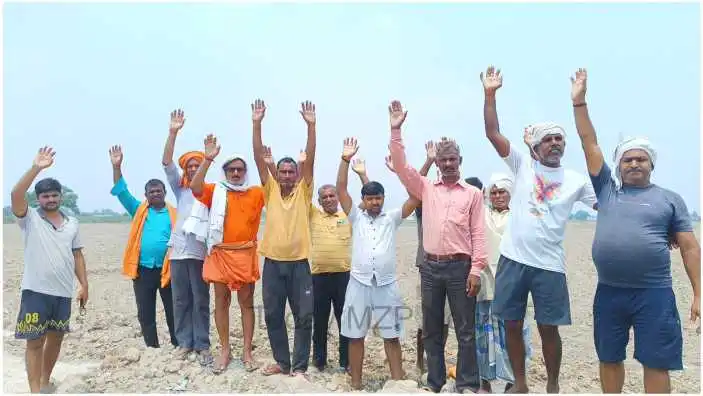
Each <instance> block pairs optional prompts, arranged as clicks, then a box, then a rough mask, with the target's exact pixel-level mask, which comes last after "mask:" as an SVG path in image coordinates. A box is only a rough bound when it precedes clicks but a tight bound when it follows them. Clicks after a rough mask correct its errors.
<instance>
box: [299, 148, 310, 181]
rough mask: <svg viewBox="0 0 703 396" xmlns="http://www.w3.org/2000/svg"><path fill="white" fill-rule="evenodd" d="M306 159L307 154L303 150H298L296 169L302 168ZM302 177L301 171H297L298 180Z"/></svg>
mask: <svg viewBox="0 0 703 396" xmlns="http://www.w3.org/2000/svg"><path fill="white" fill-rule="evenodd" d="M307 160H308V154H307V153H306V152H305V150H300V154H299V155H298V169H303V166H305V161H307ZM302 178H303V174H302V172H298V181H300V179H302Z"/></svg>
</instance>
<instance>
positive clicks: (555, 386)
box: [547, 382, 559, 393]
mask: <svg viewBox="0 0 703 396" xmlns="http://www.w3.org/2000/svg"><path fill="white" fill-rule="evenodd" d="M547 393H559V382H554V383H550V382H547Z"/></svg>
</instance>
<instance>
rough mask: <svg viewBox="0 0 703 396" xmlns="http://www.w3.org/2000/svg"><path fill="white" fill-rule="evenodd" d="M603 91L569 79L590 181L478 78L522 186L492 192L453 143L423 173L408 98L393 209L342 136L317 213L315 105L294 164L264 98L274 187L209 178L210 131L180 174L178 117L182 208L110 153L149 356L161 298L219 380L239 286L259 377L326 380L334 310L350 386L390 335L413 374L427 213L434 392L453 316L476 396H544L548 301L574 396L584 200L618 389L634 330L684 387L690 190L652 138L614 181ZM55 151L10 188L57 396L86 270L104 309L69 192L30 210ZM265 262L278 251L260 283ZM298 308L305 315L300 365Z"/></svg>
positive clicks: (38, 355)
mask: <svg viewBox="0 0 703 396" xmlns="http://www.w3.org/2000/svg"><path fill="white" fill-rule="evenodd" d="M586 80H587V76H586V71H585V70H583V69H579V70H578V71H577V72H576V73H575V76H574V77H572V100H573V108H574V117H575V123H576V129H577V132H578V135H579V137H580V140H581V145H582V147H583V150H584V153H585V156H586V163H587V169H588V174H589V176H590V180H589V178H588V177H586V176H585V175H582V174H580V173H579V172H575V171H573V170H570V169H565V168H564V167H563V166H562V165H561V159H562V156H563V154H564V150H565V141H566V140H565V138H566V134H565V132H564V129H563V128H562V127H561V126H559V125H557V124H554V123H540V124H536V125H530V126H528V127H527V128H525V135H524V141H525V143H526V145H527V146H528V149H529V152H530V155H529V156H526V155H524V154H523V153H521V152H520V151H518V150H516V149H514V147H513V146H512V145H511V143H510V142H509V141H508V140H507V139H506V137H505V136H503V135H502V134H501V132H500V128H499V123H498V115H497V110H496V92H497V90H498V89H499V88H501V87H502V75H501V73H500V71H499V70H496V69H495V68H493V67H489V68H488V69H487V70H486V72H485V73H481V81H482V83H483V88H484V94H485V102H484V120H485V133H486V137H487V138H488V140H489V142H490V143H491V144H492V145H493V147H494V148H495V149H496V151H497V152H498V154H499V155H500V157H501V158H502V159H503V160H504V161H505V162H506V164H507V165H508V168H509V170H510V173H511V175H510V176H508V175H504V174H494V175H493V176H492V177H491V179H490V182H489V183H488V185H487V186H486V187H485V188H484V187H483V185H482V184H481V182H480V181H479V180H478V179H476V178H468V179H464V178H462V176H461V171H460V168H461V165H462V162H463V158H462V156H461V153H460V149H459V146H458V145H457V144H456V142H455V141H454V140H452V139H447V138H442V139H441V140H440V141H438V142H437V143H436V144H434V143H431V142H430V143H428V144H427V145H426V149H427V160H426V162H425V164H424V166H423V167H422V169H421V170H420V171H418V170H416V169H415V168H413V167H412V166H411V165H410V164H408V162H407V160H406V155H405V146H404V144H403V138H402V132H401V129H402V126H403V124H404V122H405V120H406V117H407V111H405V110H404V109H403V107H402V105H401V104H400V102H398V101H393V102H392V103H391V104H390V106H389V108H388V111H389V120H390V145H389V149H390V155H389V157H388V158H387V161H386V164H387V166H388V168H389V169H390V170H391V171H393V172H394V173H396V174H397V176H398V178H399V180H400V181H401V183H402V184H403V185H404V187H405V188H406V189H407V193H408V197H407V199H406V200H405V202H404V203H403V204H402V206H400V207H398V208H394V209H390V210H389V209H386V208H385V207H384V199H385V189H384V187H383V186H382V185H381V184H380V183H378V182H375V181H369V179H368V176H367V174H366V167H365V164H364V162H363V160H359V159H354V157H355V155H356V154H357V152H358V149H359V146H358V144H357V141H356V139H354V138H347V139H345V140H344V144H343V148H342V154H341V158H340V162H339V168H338V174H337V180H336V183H335V185H332V184H325V185H323V186H322V187H320V188H319V190H318V196H319V197H318V203H319V205H320V208H318V207H316V206H315V205H313V188H314V187H313V186H314V178H313V174H314V172H313V170H314V162H315V152H316V116H315V106H314V105H313V104H312V103H310V102H304V103H302V104H301V110H300V114H301V116H302V118H303V120H304V121H305V123H306V126H307V144H306V146H305V150H304V151H302V152H301V154H300V157H299V158H298V160H297V161H296V160H295V159H293V158H291V157H284V158H281V159H280V160H278V161H277V162H274V159H273V156H272V154H271V149H270V148H269V147H266V146H264V144H263V139H262V122H263V119H264V117H265V113H266V105H265V104H264V102H263V101H261V100H256V101H255V102H254V103H253V104H252V136H253V147H252V149H253V154H254V162H255V165H256V169H257V171H258V174H259V178H260V180H261V185H250V184H249V178H248V174H249V164H248V163H247V162H246V161H245V159H244V158H243V156H242V155H237V154H233V155H230V156H228V157H226V158H225V159H224V160H223V161H222V165H221V169H222V175H221V177H220V178H219V181H218V182H216V183H206V182H205V177H206V175H207V172H208V171H209V168H210V166H211V164H212V163H213V162H214V161H215V160H216V158H217V157H218V156H219V153H220V146H219V145H218V143H217V138H216V137H215V136H213V135H208V136H207V137H206V139H205V141H204V148H203V150H202V151H190V152H187V153H185V154H183V155H182V156H181V157H180V158H179V160H178V165H176V163H174V161H173V153H174V147H175V142H176V138H177V136H178V134H179V133H180V131H181V129H182V128H183V126H184V122H185V117H184V114H183V112H182V111H180V110H177V111H174V112H173V113H172V114H171V124H170V129H169V136H168V139H167V141H166V144H165V147H164V153H163V159H162V164H163V166H164V170H165V173H166V175H167V179H168V184H169V185H170V187H171V190H172V191H173V193H174V195H175V196H176V202H177V205H176V207H172V206H171V205H169V204H168V203H167V202H166V201H165V196H166V186H165V184H164V183H163V182H161V181H160V180H158V179H152V180H149V181H148V182H147V183H146V185H145V191H144V195H145V198H144V199H143V200H139V199H137V198H135V197H134V196H133V195H132V194H131V193H130V192H129V189H128V187H127V183H126V181H125V179H124V176H123V174H122V170H121V164H122V160H123V154H122V149H121V147H119V146H114V147H112V148H111V149H110V158H111V162H112V167H113V188H112V191H111V193H112V195H114V196H116V197H117V198H118V199H119V201H120V203H121V204H122V205H123V206H124V208H125V210H126V211H127V212H128V213H129V215H130V216H131V217H132V223H131V228H130V231H129V237H128V240H127V243H126V247H125V251H124V257H123V263H122V272H123V274H124V275H125V276H126V277H128V278H129V279H131V280H132V283H133V288H134V296H135V301H136V306H137V313H138V314H137V315H138V320H139V323H140V326H141V330H142V335H143V338H144V342H145V344H146V345H147V346H149V347H159V346H160V343H159V338H158V334H157V333H158V332H157V323H156V300H157V294H159V295H160V296H161V301H162V303H163V306H164V311H165V314H166V320H167V325H168V329H169V334H170V341H171V344H172V345H174V346H176V347H177V348H176V354H177V356H178V357H180V358H186V357H187V356H189V355H190V354H196V355H197V358H198V360H199V362H200V364H202V365H203V366H211V367H212V370H213V372H214V373H216V374H219V373H222V372H223V371H225V370H226V368H227V367H228V365H229V363H230V360H231V359H232V350H231V344H230V340H229V308H230V305H231V298H232V292H236V295H237V300H238V303H239V307H240V311H241V318H242V327H243V328H242V332H243V351H242V356H241V360H242V362H243V364H244V366H245V368H246V369H247V370H249V371H255V370H258V369H261V371H262V373H263V374H264V375H273V374H289V375H295V376H297V375H305V374H306V372H307V370H308V365H309V360H310V345H311V343H312V349H313V350H312V357H313V365H314V366H315V367H316V368H317V369H319V370H324V369H325V367H326V365H327V361H328V359H327V333H328V328H327V327H328V323H329V315H330V311H331V310H334V315H335V317H336V320H337V326H338V329H339V333H340V341H339V360H338V367H339V370H340V371H342V372H348V373H349V374H350V376H351V385H352V387H353V388H354V389H360V388H361V387H362V366H363V359H364V340H365V338H366V335H367V333H368V331H369V330H370V329H371V328H374V327H375V328H377V330H378V334H379V335H380V337H382V338H383V340H384V347H385V352H386V355H387V361H388V364H389V367H390V371H391V378H392V379H401V378H403V376H404V375H405V373H404V370H403V367H402V352H401V346H400V341H399V340H400V338H401V337H402V335H403V334H404V319H406V318H407V314H408V312H407V308H406V307H404V305H403V302H402V296H401V292H400V289H399V285H398V279H397V275H396V274H397V270H396V261H397V260H396V233H397V229H398V227H399V226H400V225H401V223H402V222H403V220H404V219H406V218H407V217H408V216H410V215H411V214H413V213H416V214H417V218H418V235H419V241H418V242H419V247H418V260H417V265H418V269H419V275H420V285H419V289H420V295H421V305H422V309H421V313H422V319H421V328H420V329H419V330H418V339H417V343H418V356H417V359H418V360H417V362H418V366H419V367H420V368H422V369H424V361H423V360H424V359H423V355H424V354H425V352H426V355H427V380H426V382H425V383H424V384H423V386H424V388H425V389H426V390H428V391H431V392H435V393H436V392H439V391H440V390H441V388H442V387H443V385H444V384H445V383H446V378H447V371H448V370H447V367H446V365H445V359H444V353H445V348H446V341H447V338H448V334H449V332H448V327H449V324H450V321H451V322H453V328H454V332H455V333H456V338H457V343H458V351H457V352H458V353H457V364H456V367H455V368H453V369H450V371H452V374H453V376H454V377H455V378H456V390H457V391H458V392H459V393H477V392H482V391H483V392H486V391H490V390H491V389H490V381H491V380H493V379H495V378H501V379H503V380H505V381H506V382H507V383H508V386H507V387H506V391H508V392H511V393H526V392H528V391H529V388H528V384H527V379H526V375H525V361H526V358H527V357H528V356H529V349H530V348H529V346H530V344H529V325H527V324H526V323H525V313H526V308H527V305H528V296H531V298H532V302H533V306H534V312H535V321H536V322H537V328H538V330H539V334H540V337H541V340H542V352H543V355H544V361H545V366H546V369H547V387H546V391H547V392H549V393H558V392H559V371H560V366H561V359H562V348H561V338H560V335H559V326H564V325H569V324H570V323H571V313H570V303H569V292H568V287H567V281H566V275H565V272H566V260H565V254H564V248H563V240H564V231H565V227H566V223H567V220H568V216H569V213H570V212H571V210H572V208H573V205H574V204H575V202H577V201H580V202H583V203H584V204H586V205H588V206H590V207H593V208H594V209H597V210H598V214H599V215H598V222H597V226H596V234H595V238H594V242H593V259H594V262H595V265H596V269H597V273H598V287H597V290H596V296H595V301H594V304H593V311H594V326H593V331H594V340H595V345H596V352H597V354H598V358H599V361H600V377H601V384H602V389H603V391H604V392H620V391H622V386H623V382H624V369H623V361H624V359H625V348H626V345H627V343H628V337H629V330H630V328H631V327H634V332H635V358H636V359H637V360H639V361H640V363H642V365H643V367H644V387H645V391H646V392H657V393H665V392H670V390H671V389H670V384H669V377H668V375H669V374H668V373H669V370H678V369H682V334H681V325H680V320H679V316H678V310H677V308H676V305H675V297H674V293H673V290H672V287H671V268H670V267H671V261H670V253H669V246H670V244H671V243H672V242H673V243H674V244H675V245H676V246H678V247H679V248H680V250H681V255H682V258H683V262H684V266H685V268H686V272H687V274H688V276H689V278H690V281H691V284H692V286H693V294H694V300H693V301H694V302H693V306H692V307H691V320H696V319H697V318H699V317H700V308H699V300H700V280H699V278H700V246H699V244H698V242H697V240H696V238H695V236H694V234H693V228H692V224H691V220H690V217H689V214H688V210H687V208H686V205H685V204H684V202H683V200H682V199H681V197H680V196H679V195H678V194H676V193H674V192H671V191H669V190H666V189H664V188H661V187H659V186H657V185H655V184H653V183H651V181H650V175H651V172H652V170H653V169H654V165H655V163H656V152H655V150H654V148H653V147H652V145H651V144H650V143H649V141H648V140H646V139H644V138H636V139H627V140H625V141H623V142H621V143H620V144H619V145H618V146H617V148H616V150H615V156H614V165H615V169H614V171H611V170H610V168H609V167H608V165H606V163H605V160H604V157H603V154H602V152H601V149H600V148H599V146H598V143H597V139H596V135H595V131H594V128H593V125H592V124H591V121H590V119H589V116H588V110H587V104H586V100H585V93H586ZM54 154H55V153H54V152H53V150H52V149H50V148H47V147H45V148H42V149H41V150H40V151H39V153H38V155H37V157H36V159H35V161H34V164H33V166H32V167H31V169H30V170H29V171H27V173H25V175H24V176H23V177H22V179H21V180H20V181H19V182H18V184H17V185H16V186H15V188H14V189H13V191H12V210H13V213H14V214H15V215H16V216H17V218H18V222H19V225H20V227H21V229H22V230H23V234H24V237H25V272H24V276H23V283H22V297H21V304H20V312H19V315H18V320H17V327H16V337H18V338H24V339H26V340H27V356H26V359H27V373H28V380H29V384H30V389H31V391H32V392H38V391H42V392H50V391H52V387H53V386H54V385H53V384H52V383H51V381H50V378H51V372H52V370H53V366H54V364H55V362H56V359H57V357H58V354H59V351H60V347H61V341H62V339H63V335H64V334H65V333H66V332H67V331H68V330H69V320H70V316H71V299H72V298H73V294H74V287H75V286H74V278H73V277H74V275H75V277H76V278H77V279H78V281H79V283H80V292H79V294H78V300H79V302H80V306H81V307H84V306H85V303H86V301H87V299H88V280H87V275H86V269H85V268H86V266H85V260H84V259H83V255H82V253H81V252H82V248H83V245H82V244H81V242H80V238H79V233H78V223H77V220H76V219H75V218H74V217H71V216H68V215H67V214H65V213H64V212H63V211H62V210H61V208H60V202H61V189H62V187H61V185H60V183H59V182H58V181H56V180H54V179H43V180H40V181H39V182H37V183H36V185H35V193H36V195H37V199H38V203H39V208H38V209H35V208H29V207H28V205H27V201H26V198H25V192H26V191H27V190H28V189H29V187H30V185H31V184H32V182H33V181H34V179H35V178H36V177H37V175H38V174H39V173H40V171H41V170H43V169H45V168H48V167H49V166H51V164H52V163H53V158H54ZM433 164H435V165H436V166H437V168H438V170H439V172H438V175H439V176H438V178H437V179H435V180H432V179H429V178H428V177H427V174H428V172H429V169H430V168H431V166H432V165H433ZM350 166H351V167H352V169H353V170H354V171H355V172H356V173H357V174H358V175H359V177H360V179H361V181H362V185H363V186H362V189H361V200H360V202H359V203H357V204H355V203H354V200H353V199H352V194H350V192H349V191H348V188H347V185H348V171H349V167H350ZM179 168H180V169H179ZM340 206H341V210H340ZM264 208H266V222H265V226H264V232H263V238H262V240H261V241H259V240H258V237H257V234H258V231H259V225H260V222H261V215H262V210H263V209H264ZM259 255H261V256H263V257H264V263H263V269H262V270H260V263H259ZM259 279H261V280H262V288H263V289H262V295H263V305H264V320H265V323H266V327H267V332H268V339H269V342H270V345H271V350H272V353H273V359H274V361H275V363H273V364H271V365H268V366H266V367H263V368H262V367H261V365H260V364H259V363H258V362H257V361H256V360H255V359H254V357H253V354H252V350H253V334H254V321H255V316H254V315H255V313H254V308H253V304H254V290H255V284H256V282H257V281H258V280H259ZM209 284H214V292H215V326H216V329H217V333H218V335H219V341H220V353H219V355H218V356H217V357H213V356H212V354H211V352H210V349H211V346H210V338H209V329H210V318H209V316H210V315H209V305H210V289H209ZM286 301H288V303H289V304H290V308H291V311H292V313H293V318H294V322H295V326H294V332H295V335H294V345H293V351H292V354H291V350H290V347H289V343H288V329H287V326H286V322H285V307H286Z"/></svg>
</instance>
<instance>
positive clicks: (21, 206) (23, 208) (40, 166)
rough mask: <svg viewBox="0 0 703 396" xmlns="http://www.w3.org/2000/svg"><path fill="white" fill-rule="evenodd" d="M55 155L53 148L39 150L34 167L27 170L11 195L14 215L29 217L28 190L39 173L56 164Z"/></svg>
mask: <svg viewBox="0 0 703 396" xmlns="http://www.w3.org/2000/svg"><path fill="white" fill-rule="evenodd" d="M54 155H56V152H55V151H54V150H53V149H52V148H51V147H48V146H46V147H42V148H40V149H39V152H38V153H37V156H36V157H35V158H34V162H33V163H32V167H31V168H29V170H27V171H26V172H25V173H24V175H22V177H21V178H20V180H19V181H18V182H17V184H16V185H15V187H14V188H13V189H12V192H11V193H10V201H11V202H12V213H13V214H14V215H15V216H17V217H18V218H22V217H24V216H26V215H27V209H28V208H29V206H28V204H27V198H26V194H27V190H29V187H30V186H31V185H32V182H34V179H36V178H37V176H38V175H39V173H40V172H41V171H42V170H44V169H46V168H48V167H50V166H51V165H52V164H53V163H54Z"/></svg>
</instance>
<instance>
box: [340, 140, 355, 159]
mask: <svg viewBox="0 0 703 396" xmlns="http://www.w3.org/2000/svg"><path fill="white" fill-rule="evenodd" d="M357 151H359V145H358V144H357V143H356V139H355V138H346V139H344V149H343V150H342V158H343V159H344V160H345V161H347V162H349V161H351V159H352V157H354V155H355V154H356V152H357Z"/></svg>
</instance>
